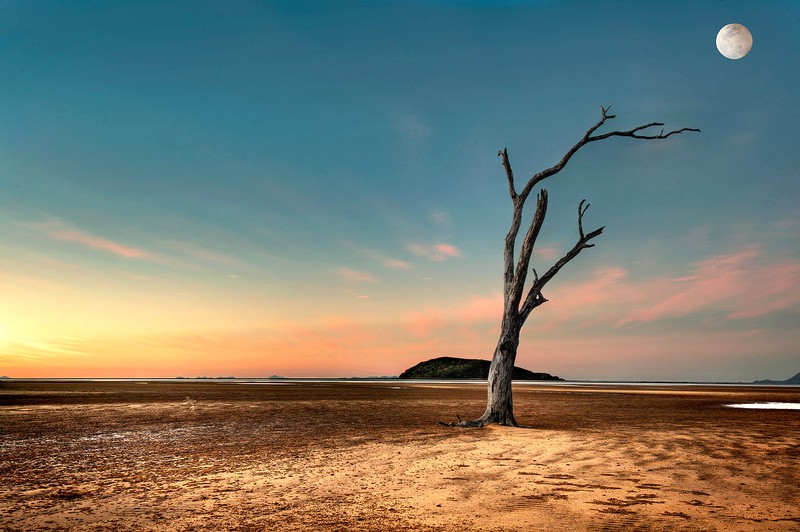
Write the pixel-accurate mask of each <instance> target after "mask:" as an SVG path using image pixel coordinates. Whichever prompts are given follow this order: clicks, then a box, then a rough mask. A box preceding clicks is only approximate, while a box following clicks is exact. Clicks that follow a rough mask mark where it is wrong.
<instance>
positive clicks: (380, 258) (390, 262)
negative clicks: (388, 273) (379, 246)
mask: <svg viewBox="0 0 800 532" xmlns="http://www.w3.org/2000/svg"><path fill="white" fill-rule="evenodd" d="M343 245H345V246H346V247H347V248H349V249H352V250H353V251H355V252H357V253H359V254H361V255H363V256H365V257H367V258H368V259H370V260H374V261H375V262H377V263H379V264H381V265H382V266H384V267H385V268H389V269H390V270H413V269H414V265H413V264H411V263H410V262H408V261H405V260H402V259H398V258H395V257H390V256H389V255H386V254H385V253H381V252H380V251H376V250H374V249H370V248H365V247H361V246H358V245H356V244H353V243H350V242H343Z"/></svg>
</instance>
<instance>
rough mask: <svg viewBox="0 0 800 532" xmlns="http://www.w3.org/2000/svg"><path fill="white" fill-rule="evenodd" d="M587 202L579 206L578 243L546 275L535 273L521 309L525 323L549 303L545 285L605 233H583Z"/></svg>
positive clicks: (600, 231) (521, 317) (599, 230)
mask: <svg viewBox="0 0 800 532" xmlns="http://www.w3.org/2000/svg"><path fill="white" fill-rule="evenodd" d="M584 202H586V200H585V199H584V200H581V202H580V204H579V205H578V234H579V237H578V242H576V243H575V245H574V246H573V247H572V249H570V250H569V251H568V252H567V254H566V255H564V256H563V257H561V258H560V259H559V260H558V262H556V263H555V264H554V265H553V266H551V267H550V269H549V270H547V272H545V274H544V275H542V276H541V277H539V276H538V275H537V274H536V270H534V271H533V275H534V281H533V286H531V289H530V290H529V291H528V295H527V296H526V297H525V302H524V303H523V304H522V307H520V309H519V314H520V319H521V320H522V322H523V323H524V322H525V320H526V319H527V318H528V315H530V313H531V311H532V310H533V309H535V308H536V307H538V306H539V305H542V304H544V303H546V302H547V299H546V298H545V297H544V296H543V295H542V289H543V288H544V287H545V285H546V284H547V283H548V282H549V281H550V279H552V278H553V277H555V276H556V274H557V273H558V272H559V270H560V269H561V268H563V267H564V266H566V265H567V263H568V262H569V261H571V260H572V259H574V258H575V257H577V256H578V254H579V253H580V252H581V251H583V250H584V249H587V248H591V247H594V244H590V243H589V242H590V241H591V240H592V239H593V238H596V237H598V236H600V234H601V233H602V232H603V229H605V227H600V228H599V229H595V230H594V231H591V232H590V233H587V234H584V232H583V215H584V214H586V209H588V208H589V205H588V204H587V205H586V206H585V207H584V206H583V204H584Z"/></svg>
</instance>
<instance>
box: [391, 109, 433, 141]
mask: <svg viewBox="0 0 800 532" xmlns="http://www.w3.org/2000/svg"><path fill="white" fill-rule="evenodd" d="M395 127H396V128H397V130H398V131H399V132H400V133H401V134H402V135H403V136H404V137H406V138H408V139H409V140H425V139H427V138H428V137H430V136H431V134H433V128H432V127H431V126H430V125H429V124H427V123H426V122H425V121H423V120H422V118H420V116H419V115H417V114H414V113H410V114H407V115H403V116H401V117H399V118H398V119H397V121H396V122H395Z"/></svg>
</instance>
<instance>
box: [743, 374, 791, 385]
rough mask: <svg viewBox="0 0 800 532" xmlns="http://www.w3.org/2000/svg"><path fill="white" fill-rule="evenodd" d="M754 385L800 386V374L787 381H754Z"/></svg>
mask: <svg viewBox="0 0 800 532" xmlns="http://www.w3.org/2000/svg"><path fill="white" fill-rule="evenodd" d="M753 384H800V373H798V374H797V375H795V376H794V377H790V378H788V379H786V380H785V381H772V380H763V381H754V382H753Z"/></svg>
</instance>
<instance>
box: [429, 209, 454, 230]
mask: <svg viewBox="0 0 800 532" xmlns="http://www.w3.org/2000/svg"><path fill="white" fill-rule="evenodd" d="M428 219H430V221H431V222H433V223H434V224H435V225H438V226H439V227H443V228H449V227H452V226H453V222H452V220H451V219H450V213H449V212H447V211H445V210H443V209H441V210H438V211H433V212H432V213H430V214H429V215H428Z"/></svg>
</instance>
